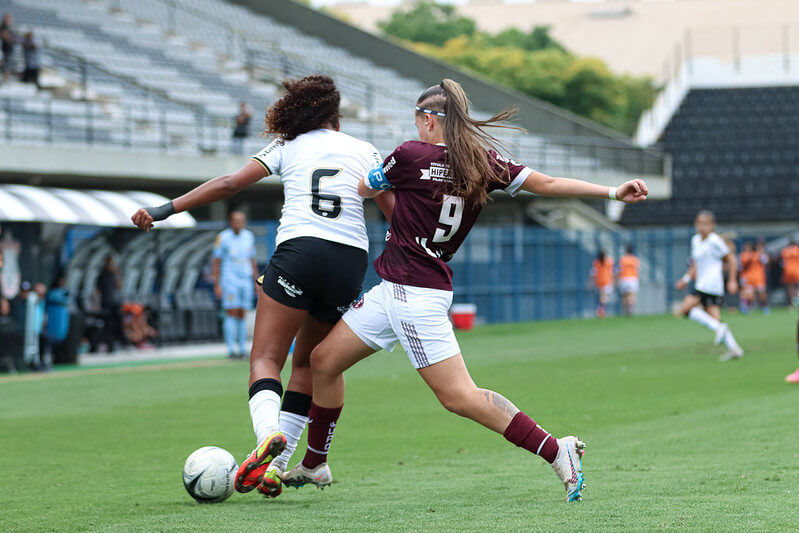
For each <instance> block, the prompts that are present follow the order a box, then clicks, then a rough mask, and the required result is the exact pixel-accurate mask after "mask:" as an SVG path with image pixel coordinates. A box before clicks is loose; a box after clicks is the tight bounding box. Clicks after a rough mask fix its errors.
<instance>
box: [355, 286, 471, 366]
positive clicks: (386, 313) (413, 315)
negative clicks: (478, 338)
mask: <svg viewBox="0 0 799 533" xmlns="http://www.w3.org/2000/svg"><path fill="white" fill-rule="evenodd" d="M451 306H452V292H451V291H442V290H439V289H428V288H424V287H412V286H410V285H399V284H396V283H391V282H390V281H383V282H381V283H380V284H379V285H377V286H375V287H373V288H372V290H370V291H369V292H367V293H366V294H365V295H364V297H363V298H361V299H360V300H358V301H357V302H355V303H354V304H353V305H352V307H350V309H349V311H347V312H346V313H344V316H343V317H341V318H342V320H344V322H346V324H347V325H348V326H349V327H350V329H351V330H352V331H353V332H354V333H355V334H356V335H357V336H358V337H359V338H360V339H361V340H362V341H363V342H365V343H366V344H367V345H368V346H370V347H371V348H373V349H374V350H380V349H381V348H382V349H384V350H388V351H389V352H391V351H393V350H394V347H395V346H396V345H397V342H399V343H400V344H402V347H403V349H405V353H407V354H408V359H410V360H411V364H412V365H413V367H414V368H417V369H418V368H424V367H427V366H430V365H432V364H435V363H438V362H439V361H443V360H445V359H449V358H450V357H453V356H455V355H458V354H459V353H460V352H461V349H460V346H458V340H457V339H456V338H455V332H454V331H453V330H452V322H450V320H449V314H448V313H449V308H450V307H451Z"/></svg>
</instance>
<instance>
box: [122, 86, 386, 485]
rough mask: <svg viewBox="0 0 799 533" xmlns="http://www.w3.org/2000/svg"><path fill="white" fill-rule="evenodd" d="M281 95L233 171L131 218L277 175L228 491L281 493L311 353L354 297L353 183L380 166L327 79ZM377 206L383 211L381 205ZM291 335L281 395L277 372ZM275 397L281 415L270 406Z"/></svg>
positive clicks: (300, 423)
mask: <svg viewBox="0 0 799 533" xmlns="http://www.w3.org/2000/svg"><path fill="white" fill-rule="evenodd" d="M283 86H284V87H285V89H286V91H287V93H286V95H285V96H284V97H283V98H282V99H280V100H279V101H277V102H275V103H274V104H272V106H270V108H269V109H268V111H267V113H266V119H265V122H266V131H265V132H264V133H266V134H272V135H276V136H277V138H276V139H275V140H274V141H273V142H272V143H270V144H269V145H268V146H267V147H266V148H264V149H263V150H261V151H260V152H258V153H257V154H256V155H254V156H253V157H252V159H251V160H250V161H249V162H248V163H247V164H246V165H244V166H243V167H242V168H240V169H239V170H238V171H236V172H234V173H233V174H229V175H225V176H220V177H217V178H214V179H212V180H210V181H208V182H206V183H204V184H202V185H200V186H199V187H197V188H195V189H194V190H192V191H190V192H188V193H186V194H185V195H183V196H181V197H179V198H176V199H175V200H173V201H171V202H169V203H167V204H165V205H162V206H160V207H148V208H142V209H140V210H139V211H138V212H137V213H136V214H135V215H133V217H132V220H133V222H134V224H136V225H137V226H138V227H139V228H141V229H145V230H149V229H150V228H152V227H153V222H156V221H159V220H163V219H165V218H167V217H168V216H170V215H171V214H173V213H179V212H181V211H187V210H189V209H194V208H196V207H200V206H203V205H207V204H210V203H212V202H217V201H220V200H224V199H226V198H229V197H231V196H233V195H234V194H236V193H238V192H240V191H242V190H243V189H245V188H246V187H248V186H250V185H252V184H254V183H256V182H257V181H259V180H261V179H262V178H264V177H266V176H270V175H273V174H275V175H280V179H281V181H282V183H283V194H284V197H285V199H284V203H283V211H282V216H281V218H280V226H279V227H278V231H277V239H276V245H277V248H276V250H275V252H274V254H273V255H272V257H271V258H270V260H269V265H268V266H267V268H266V270H265V272H264V273H263V275H261V276H260V277H259V283H260V285H261V289H262V290H261V291H259V294H258V306H257V309H256V316H255V331H254V335H253V346H252V353H251V356H250V380H249V396H250V400H249V406H250V416H251V418H252V424H253V429H254V431H255V436H256V443H257V446H256V448H255V450H253V452H252V453H251V454H250V455H249V456H248V457H247V459H246V460H244V461H243V462H242V463H241V466H240V467H239V470H238V472H237V473H236V479H235V487H236V490H238V491H239V492H248V491H250V490H252V489H254V488H256V487H257V488H258V491H259V492H261V493H262V494H264V495H265V496H269V497H274V496H277V495H279V494H280V493H281V491H282V487H281V482H280V474H281V473H282V471H283V470H284V469H285V467H286V464H287V463H288V460H289V459H290V457H291V454H292V453H293V451H294V450H295V448H296V446H297V442H298V441H299V438H300V436H301V435H302V432H303V430H304V429H305V425H306V423H307V420H308V410H309V409H310V406H311V385H312V381H311V374H310V370H309V362H310V354H311V350H312V349H313V348H314V347H315V346H316V345H317V344H318V343H319V342H320V341H321V340H322V339H323V338H324V337H325V336H326V335H327V333H328V332H329V331H330V329H331V328H332V327H333V325H334V324H335V323H336V322H338V320H339V318H340V317H341V314H342V313H343V312H344V311H346V310H347V308H348V307H349V305H350V303H352V302H353V301H354V300H355V299H356V298H357V297H358V294H359V293H360V291H361V284H362V283H363V278H364V275H365V273H366V267H367V263H368V257H367V255H368V254H367V250H368V246H369V240H368V237H367V234H366V223H365V221H364V217H363V198H362V197H361V196H360V195H359V194H358V184H359V181H360V179H361V177H362V176H364V175H366V174H367V173H368V172H369V170H370V169H372V168H374V167H375V165H379V164H380V162H381V158H380V154H379V153H378V151H377V150H376V149H375V147H374V146H372V145H371V144H369V143H367V142H364V141H360V140H358V139H355V138H353V137H350V136H349V135H345V134H343V133H340V132H339V118H340V116H341V115H340V113H339V104H340V101H341V95H340V94H339V92H338V89H336V86H335V84H334V82H333V80H332V79H330V78H329V77H327V76H307V77H305V78H303V79H301V80H299V81H294V80H292V81H285V82H284V83H283ZM384 201H385V199H380V201H379V202H378V204H379V205H380V207H381V209H384V212H385V213H388V212H389V211H388V210H387V209H388V207H387V206H386V205H385V204H383V203H382V202H384ZM295 337H296V343H295V347H294V353H293V357H292V368H291V377H290V378H289V382H288V386H287V388H286V394H285V396H283V385H282V383H281V382H280V371H281V370H282V369H283V365H284V364H285V362H286V358H287V357H288V352H289V348H290V346H291V343H292V341H293V340H294V338H295ZM281 396H283V406H282V410H281V405H280V399H281Z"/></svg>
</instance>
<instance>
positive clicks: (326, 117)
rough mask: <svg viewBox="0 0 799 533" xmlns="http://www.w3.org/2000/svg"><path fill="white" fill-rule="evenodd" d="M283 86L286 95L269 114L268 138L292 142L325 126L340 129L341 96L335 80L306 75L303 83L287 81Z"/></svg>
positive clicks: (265, 119) (267, 115)
mask: <svg viewBox="0 0 799 533" xmlns="http://www.w3.org/2000/svg"><path fill="white" fill-rule="evenodd" d="M283 87H285V88H286V91H287V92H286V95H285V96H284V97H283V98H281V99H280V100H278V101H277V102H275V103H274V104H272V105H271V106H269V109H267V111H266V117H265V118H264V122H265V124H266V129H265V130H264V134H265V135H277V136H279V137H280V138H281V139H283V140H285V141H290V140H292V139H296V138H297V136H299V135H302V134H303V133H306V132H309V131H312V130H316V129H319V128H321V127H323V126H324V125H325V124H330V125H332V126H334V127H335V126H338V120H339V118H340V117H341V113H339V103H340V102H341V94H340V93H339V92H338V89H336V84H335V82H334V81H333V79H332V78H330V77H329V76H322V75H314V76H306V77H304V78H302V79H301V80H286V81H284V82H283Z"/></svg>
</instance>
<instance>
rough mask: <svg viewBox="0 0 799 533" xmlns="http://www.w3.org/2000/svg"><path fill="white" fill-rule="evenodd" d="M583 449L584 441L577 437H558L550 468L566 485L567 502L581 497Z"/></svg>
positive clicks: (582, 486) (583, 481)
mask: <svg viewBox="0 0 799 533" xmlns="http://www.w3.org/2000/svg"><path fill="white" fill-rule="evenodd" d="M583 450H585V443H584V442H583V441H581V440H580V439H578V438H577V437H563V438H562V439H558V455H557V456H555V460H554V461H553V462H552V468H554V469H555V473H556V474H557V475H558V478H560V480H561V482H562V483H563V486H564V487H566V501H569V502H575V501H580V500H582V499H583V495H582V490H583V488H585V480H584V478H583V453H584V452H583Z"/></svg>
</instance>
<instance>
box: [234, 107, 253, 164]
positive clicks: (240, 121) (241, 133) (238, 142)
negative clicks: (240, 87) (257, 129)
mask: <svg viewBox="0 0 799 533" xmlns="http://www.w3.org/2000/svg"><path fill="white" fill-rule="evenodd" d="M251 118H252V113H250V110H249V108H248V107H247V103H246V102H241V103H240V104H239V114H238V115H236V124H235V126H234V127H233V153H235V154H242V153H244V140H245V139H246V138H247V137H249V135H250V119H251Z"/></svg>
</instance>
